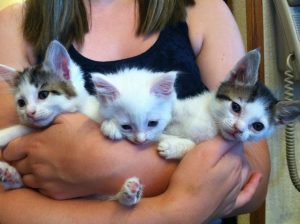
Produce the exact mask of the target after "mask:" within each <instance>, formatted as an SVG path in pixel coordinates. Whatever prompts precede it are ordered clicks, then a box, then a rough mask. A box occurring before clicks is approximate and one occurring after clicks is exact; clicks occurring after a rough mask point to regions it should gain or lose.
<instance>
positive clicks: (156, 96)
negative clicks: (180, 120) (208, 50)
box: [92, 68, 176, 143]
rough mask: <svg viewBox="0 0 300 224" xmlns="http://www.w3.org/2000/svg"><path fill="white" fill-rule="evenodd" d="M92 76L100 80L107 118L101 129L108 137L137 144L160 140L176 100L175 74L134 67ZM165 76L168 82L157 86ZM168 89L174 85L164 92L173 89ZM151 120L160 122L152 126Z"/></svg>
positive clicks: (98, 84)
mask: <svg viewBox="0 0 300 224" xmlns="http://www.w3.org/2000/svg"><path fill="white" fill-rule="evenodd" d="M92 77H93V81H94V83H96V84H95V85H96V90H97V91H98V94H99V100H100V104H101V114H102V117H103V119H104V122H103V123H102V126H101V130H102V132H103V133H104V134H105V135H106V136H108V137H109V138H111V139H121V138H127V139H128V140H130V141H132V142H135V143H144V142H147V141H154V140H157V139H158V137H159V135H160V134H161V133H162V131H163V129H164V128H165V126H166V125H167V124H168V123H169V121H170V119H171V111H172V106H173V103H174V101H175V99H176V93H175V91H174V89H173V85H174V81H175V73H169V74H167V73H155V72H151V71H149V70H146V69H136V68H131V69H125V70H122V71H119V72H118V73H117V74H108V75H105V76H104V75H101V74H98V73H94V74H92ZM164 78H165V80H167V81H166V82H162V85H157V83H159V82H160V81H161V80H162V79H164ZM168 78H170V80H168ZM168 81H170V82H171V84H170V83H168ZM164 84H166V86H167V87H166V86H164ZM168 84H170V86H168ZM164 87H166V89H163V88H164ZM167 88H170V91H171V92H170V93H165V92H163V91H164V90H169V89H167ZM161 89H163V90H162V93H161V92H160V91H161ZM163 94H166V95H163ZM149 121H158V125H157V126H155V127H149V126H148V122H149ZM122 125H130V126H131V129H130V130H125V129H124V128H122Z"/></svg>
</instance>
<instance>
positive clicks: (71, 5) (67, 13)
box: [23, 0, 195, 57]
mask: <svg viewBox="0 0 300 224" xmlns="http://www.w3.org/2000/svg"><path fill="white" fill-rule="evenodd" d="M135 2H136V4H138V10H139V11H138V13H139V18H140V21H139V26H138V29H137V31H136V32H137V35H143V34H145V35H147V34H151V33H154V32H159V31H161V30H162V29H163V28H164V27H165V26H167V25H169V24H174V23H176V22H178V21H181V20H185V17H186V7H187V6H189V5H193V4H195V2H194V0H135ZM90 11H91V3H90V4H89V8H85V5H84V3H83V0H26V2H25V13H24V20H23V35H24V38H25V39H26V40H27V41H28V42H29V43H30V44H31V45H32V47H33V52H34V54H35V56H37V57H43V56H44V54H45V51H46V49H47V46H48V44H49V43H50V42H51V41H52V40H53V39H57V40H59V41H60V42H61V43H62V44H63V45H65V46H66V47H69V46H70V45H71V44H72V43H73V42H74V41H75V42H76V43H77V44H78V45H79V46H80V45H82V44H83V41H84V35H85V34H86V33H87V32H88V31H89V23H88V19H89V18H88V15H89V13H88V12H90Z"/></svg>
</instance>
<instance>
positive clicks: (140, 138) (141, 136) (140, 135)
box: [135, 133, 146, 143]
mask: <svg viewBox="0 0 300 224" xmlns="http://www.w3.org/2000/svg"><path fill="white" fill-rule="evenodd" d="M135 139H136V141H137V142H139V143H144V142H145V141H146V135H145V134H144V133H138V134H137V135H136V138H135Z"/></svg>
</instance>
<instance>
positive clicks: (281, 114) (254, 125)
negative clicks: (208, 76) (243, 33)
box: [211, 49, 300, 141]
mask: <svg viewBox="0 0 300 224" xmlns="http://www.w3.org/2000/svg"><path fill="white" fill-rule="evenodd" d="M259 64H260V52H259V50H257V49H256V50H252V51H250V52H248V53H247V54H246V55H245V56H244V57H243V58H242V59H241V60H240V61H239V62H238V63H237V64H236V66H235V67H234V68H233V69H232V71H231V72H230V74H229V76H228V78H227V79H226V81H224V82H223V83H221V85H220V87H219V88H218V90H217V92H216V101H215V102H214V104H213V107H212V111H211V112H212V114H213V116H214V119H215V120H216V123H217V126H218V129H219V131H220V133H221V134H222V135H223V137H224V138H226V139H228V140H238V141H252V140H255V141H256V140H260V139H262V138H266V137H268V136H269V135H270V134H271V133H272V131H273V130H274V129H275V127H276V126H278V125H284V124H287V123H288V122H290V121H293V120H295V119H296V118H297V117H298V116H299V115H300V101H292V102H285V101H278V100H277V99H276V98H275V97H274V96H273V94H272V93H271V91H270V90H269V89H268V88H267V87H266V86H264V85H263V84H261V83H259V82H257V79H258V69H259Z"/></svg>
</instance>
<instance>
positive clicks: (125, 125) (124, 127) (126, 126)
mask: <svg viewBox="0 0 300 224" xmlns="http://www.w3.org/2000/svg"><path fill="white" fill-rule="evenodd" d="M121 127H122V128H123V129H124V130H126V131H129V130H131V129H132V128H131V126H130V125H129V124H123V125H121Z"/></svg>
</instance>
